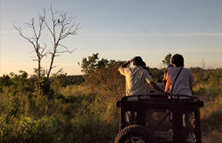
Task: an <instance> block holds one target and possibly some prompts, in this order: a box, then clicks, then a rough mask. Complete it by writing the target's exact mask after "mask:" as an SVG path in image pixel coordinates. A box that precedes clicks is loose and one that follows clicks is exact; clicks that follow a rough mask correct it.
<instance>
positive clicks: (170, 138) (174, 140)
mask: <svg viewBox="0 0 222 143" xmlns="http://www.w3.org/2000/svg"><path fill="white" fill-rule="evenodd" d="M179 97H180V98H181V97H183V98H184V99H180V98H179ZM203 106H204V103H203V102H202V101H200V100H199V99H198V98H196V97H191V96H187V97H186V96H184V95H174V96H172V95H171V96H169V95H164V94H156V93H151V94H149V95H134V96H125V97H123V98H122V99H121V101H118V102H117V107H120V112H121V116H120V129H119V130H120V131H119V133H118V135H117V137H116V139H115V143H182V142H187V143H201V130H200V107H203Z"/></svg>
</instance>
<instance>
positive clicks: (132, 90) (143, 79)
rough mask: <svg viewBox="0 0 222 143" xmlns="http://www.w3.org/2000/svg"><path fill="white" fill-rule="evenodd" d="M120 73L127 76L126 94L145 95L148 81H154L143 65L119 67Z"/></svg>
mask: <svg viewBox="0 0 222 143" xmlns="http://www.w3.org/2000/svg"><path fill="white" fill-rule="evenodd" d="M118 70H119V72H120V74H122V75H124V76H125V78H126V95H127V96H129V95H145V94H146V91H147V83H150V82H152V81H153V80H152V78H151V76H150V74H149V73H148V71H147V70H145V69H144V68H142V67H141V66H138V67H137V66H133V67H132V68H130V67H126V68H123V67H119V69H118Z"/></svg>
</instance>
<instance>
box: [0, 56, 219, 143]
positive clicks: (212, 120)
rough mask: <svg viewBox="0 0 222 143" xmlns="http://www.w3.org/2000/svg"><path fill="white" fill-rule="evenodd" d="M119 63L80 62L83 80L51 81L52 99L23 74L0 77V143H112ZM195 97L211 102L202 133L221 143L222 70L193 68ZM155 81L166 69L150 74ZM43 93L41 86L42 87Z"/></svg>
mask: <svg viewBox="0 0 222 143" xmlns="http://www.w3.org/2000/svg"><path fill="white" fill-rule="evenodd" d="M122 63H123V62H121V61H114V60H107V59H99V57H98V54H93V55H92V56H89V57H87V58H84V59H83V60H82V63H81V66H82V70H83V72H84V73H85V75H84V77H83V76H67V75H66V74H62V73H60V74H59V75H53V76H51V78H50V80H51V81H52V83H51V85H50V87H47V88H49V89H50V92H51V96H48V95H44V94H43V93H41V94H40V93H39V90H38V85H37V83H38V79H37V77H36V76H29V75H28V74H27V73H26V72H25V71H20V73H19V74H18V75H17V74H14V73H10V74H9V75H3V76H2V77H0V99H1V100H0V110H1V112H0V142H4V143H13V142H23V143H30V142H32V143H35V142H36V143H37V142H41V143H48V142H50V143H71V142H78V143H87V142H88V143H89V142H97V143H109V142H110V143H111V142H113V141H114V138H115V136H116V134H117V132H118V119H119V117H118V110H117V108H116V107H115V104H116V101H117V100H119V99H120V98H121V97H122V96H123V95H124V92H125V81H124V78H123V76H121V75H120V74H119V73H118V71H117V68H118V67H119V66H120V65H121V64H122ZM191 70H192V71H193V75H194V79H195V84H194V92H195V94H196V95H198V96H199V97H200V98H203V99H205V100H206V101H210V102H209V103H207V104H206V105H205V107H204V108H202V109H201V120H202V130H203V131H204V132H205V133H208V134H209V135H210V136H211V138H212V141H213V142H216V143H219V142H220V141H221V140H222V133H221V131H222V124H221V119H222V114H221V113H222V108H221V107H222V94H221V89H222V69H214V70H213V69H208V70H206V69H202V68H191ZM150 71H151V73H152V76H153V78H154V79H155V80H157V79H158V78H162V76H163V73H164V69H163V70H160V69H156V68H150ZM41 86H42V88H43V89H44V88H45V86H46V85H45V84H44V81H42V82H41Z"/></svg>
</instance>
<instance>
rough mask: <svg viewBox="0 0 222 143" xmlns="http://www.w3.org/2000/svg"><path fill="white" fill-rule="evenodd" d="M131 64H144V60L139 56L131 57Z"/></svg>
mask: <svg viewBox="0 0 222 143" xmlns="http://www.w3.org/2000/svg"><path fill="white" fill-rule="evenodd" d="M133 65H135V66H144V62H143V60H142V58H141V57H140V56H137V57H134V58H133Z"/></svg>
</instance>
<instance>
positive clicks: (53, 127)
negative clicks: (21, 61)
mask: <svg viewBox="0 0 222 143" xmlns="http://www.w3.org/2000/svg"><path fill="white" fill-rule="evenodd" d="M55 97H56V98H54V99H50V100H49V99H48V98H47V97H44V96H37V95H34V94H30V93H17V94H16V95H14V96H8V95H6V94H5V93H1V94H0V98H1V100H0V109H1V111H2V112H1V113H0V142H4V143H12V142H23V143H26V142H27V143H30V142H32V143H35V142H41V143H49V142H50V143H75V142H76V143H89V142H97V143H108V142H113V140H114V138H115V135H116V133H117V131H118V119H117V115H116V113H115V112H116V111H115V110H116V108H115V104H114V103H113V102H112V101H110V102H109V103H106V104H103V103H101V102H102V101H100V100H99V99H98V98H97V95H95V94H93V93H92V92H91V90H90V89H89V88H88V87H87V86H85V85H82V86H80V85H79V86H67V87H65V88H61V89H60V92H58V93H56V95H55Z"/></svg>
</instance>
